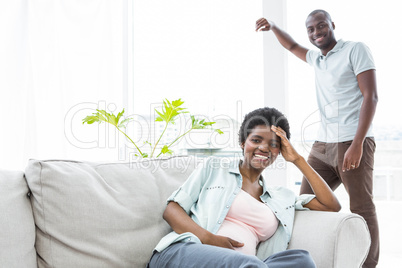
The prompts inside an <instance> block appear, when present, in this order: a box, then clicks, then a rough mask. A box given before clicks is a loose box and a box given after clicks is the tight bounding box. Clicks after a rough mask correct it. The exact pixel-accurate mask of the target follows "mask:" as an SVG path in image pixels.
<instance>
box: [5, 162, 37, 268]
mask: <svg viewBox="0 0 402 268" xmlns="http://www.w3.org/2000/svg"><path fill="white" fill-rule="evenodd" d="M28 193H29V190H28V186H27V183H26V181H25V178H24V173H23V172H19V171H6V170H0V213H1V216H0V249H1V250H0V266H1V267H24V268H25V267H27V268H30V267H37V265H36V252H35V248H34V243H35V224H34V220H33V215H32V208H31V203H30V201H29V197H28Z"/></svg>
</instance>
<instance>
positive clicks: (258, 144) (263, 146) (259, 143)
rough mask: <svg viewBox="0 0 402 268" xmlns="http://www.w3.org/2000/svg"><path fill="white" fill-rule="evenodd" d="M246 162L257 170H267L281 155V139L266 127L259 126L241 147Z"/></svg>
mask: <svg viewBox="0 0 402 268" xmlns="http://www.w3.org/2000/svg"><path fill="white" fill-rule="evenodd" d="M241 147H242V148H243V152H244V161H245V162H246V163H247V164H249V165H251V166H252V167H253V168H256V169H265V168H266V167H268V166H269V165H271V164H272V163H273V162H274V161H275V159H276V157H277V156H278V155H279V152H280V150H281V149H280V148H281V139H280V138H279V137H278V136H277V135H276V134H275V133H274V132H272V130H271V128H270V127H269V126H266V125H258V126H256V127H255V128H253V129H252V130H251V133H250V134H249V135H248V137H247V139H246V141H245V142H244V143H243V144H242V146H241Z"/></svg>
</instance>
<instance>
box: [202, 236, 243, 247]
mask: <svg viewBox="0 0 402 268" xmlns="http://www.w3.org/2000/svg"><path fill="white" fill-rule="evenodd" d="M203 243H204V244H208V245H212V246H217V247H221V248H228V249H234V248H238V247H242V246H244V243H241V242H238V241H236V240H233V239H231V238H229V237H226V236H221V235H214V234H212V235H211V236H209V237H208V239H207V240H206V241H203Z"/></svg>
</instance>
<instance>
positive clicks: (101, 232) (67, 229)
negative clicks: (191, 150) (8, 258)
mask: <svg viewBox="0 0 402 268" xmlns="http://www.w3.org/2000/svg"><path fill="white" fill-rule="evenodd" d="M195 162H196V161H195V159H194V158H191V157H173V158H169V159H157V160H140V161H137V162H131V163H90V162H77V161H59V160H48V161H37V160H31V161H30V162H29V164H28V167H27V169H26V172H25V173H26V178H27V181H28V184H29V187H30V189H31V191H32V198H31V200H32V207H33V212H34V213H33V214H34V217H35V222H36V226H37V230H36V244H35V246H36V250H37V253H38V257H39V258H38V266H39V267H145V266H146V263H147V262H148V260H149V258H150V257H151V254H152V250H153V248H154V247H155V246H156V244H157V243H158V241H159V240H160V239H161V238H162V237H163V236H164V235H165V234H167V233H168V232H169V231H170V227H169V225H168V224H167V223H166V222H165V221H164V220H163V219H162V213H163V210H164V208H165V206H166V199H167V198H168V196H169V195H170V194H171V193H172V192H173V191H174V190H175V189H176V188H178V187H179V186H180V185H181V184H182V183H183V182H184V180H185V179H186V178H187V177H188V176H189V175H190V173H191V172H192V170H193V169H194V168H195Z"/></svg>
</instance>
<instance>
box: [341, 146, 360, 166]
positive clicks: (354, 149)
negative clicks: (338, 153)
mask: <svg viewBox="0 0 402 268" xmlns="http://www.w3.org/2000/svg"><path fill="white" fill-rule="evenodd" d="M362 155H363V145H362V144H356V143H353V142H352V144H351V145H350V147H349V148H348V149H347V150H346V153H345V156H344V158H343V165H342V171H343V172H345V171H349V170H351V169H356V168H358V167H359V165H360V160H361V159H362Z"/></svg>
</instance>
